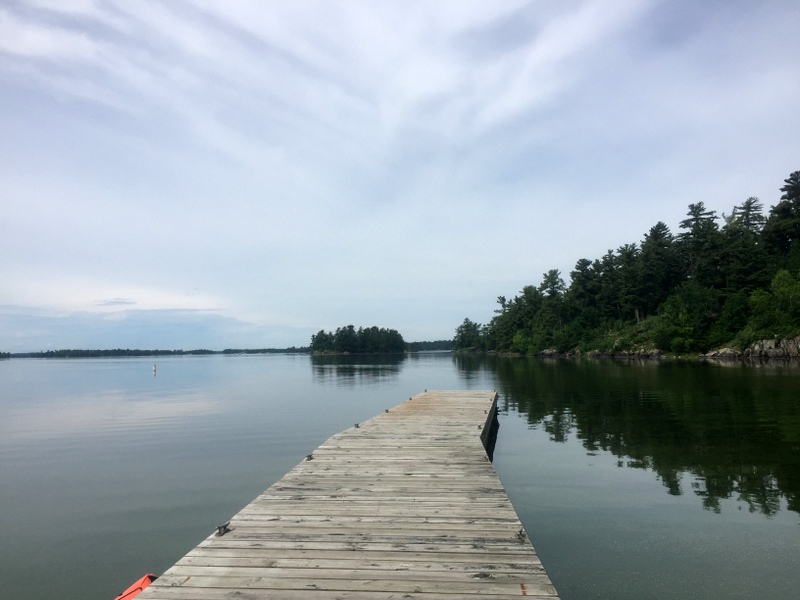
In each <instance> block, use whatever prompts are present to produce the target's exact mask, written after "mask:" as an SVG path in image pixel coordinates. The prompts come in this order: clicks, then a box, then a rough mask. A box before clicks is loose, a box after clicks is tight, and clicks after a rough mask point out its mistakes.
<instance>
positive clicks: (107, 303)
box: [0, 0, 800, 347]
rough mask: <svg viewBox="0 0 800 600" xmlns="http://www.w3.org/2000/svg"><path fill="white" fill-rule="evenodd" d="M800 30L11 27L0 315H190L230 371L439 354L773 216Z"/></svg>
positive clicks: (471, 7)
mask: <svg viewBox="0 0 800 600" xmlns="http://www.w3.org/2000/svg"><path fill="white" fill-rule="evenodd" d="M799 12H800V8H798V5H797V4H796V3H794V2H789V1H786V2H772V3H768V4H748V3H739V4H736V6H735V7H732V6H731V5H730V4H729V3H727V2H716V1H715V2H707V3H699V4H698V3H696V2H688V1H683V0H679V1H678V2H669V3H664V2H659V1H656V0H611V1H609V0H606V1H600V0H585V1H577V2H569V3H564V2H555V1H552V2H551V1H546V2H535V3H534V2H525V1H508V2H483V1H471V0H465V1H458V2H436V3H431V2H422V1H411V2H380V3H357V4H354V3H351V2H344V1H341V2H340V1H333V2H324V3H320V2H307V1H298V2H287V3H262V2H252V1H246V0H233V1H231V2H225V3H207V2H181V3H175V2H170V3H153V2H148V3H143V2H136V3H106V2H99V1H98V2H95V1H91V0H86V1H76V2H55V1H44V0H41V1H38V0H37V1H35V2H34V1H28V2H6V3H4V5H3V6H2V7H0V84H1V85H2V86H3V90H4V94H3V96H2V98H0V127H2V131H3V136H0V161H2V164H3V167H4V177H3V183H2V186H0V216H1V217H2V218H1V219H0V271H1V272H2V275H3V279H4V285H3V287H2V289H0V303H4V304H6V305H18V306H25V307H30V308H39V309H41V310H48V311H51V310H56V311H63V312H65V313H70V314H72V313H74V314H76V315H79V317H76V318H78V319H79V320H81V322H82V323H83V324H84V325H85V324H86V323H88V321H89V320H90V317H89V315H96V317H95V318H97V319H99V320H101V321H105V320H106V319H107V318H108V317H110V316H114V317H115V318H116V319H117V324H118V325H119V326H120V327H121V326H122V324H123V323H128V322H130V321H129V320H128V317H126V316H125V314H126V309H131V308H134V307H135V308H136V309H141V310H154V311H158V310H167V311H172V310H174V311H188V312H187V313H186V314H193V315H204V316H203V318H204V319H206V318H207V319H211V320H212V321H213V320H214V319H217V318H218V317H219V318H224V319H230V323H236V324H237V325H236V327H235V328H233V329H224V331H226V332H227V333H228V334H230V335H232V336H234V339H231V340H230V341H229V343H228V342H220V343H222V344H223V345H232V346H233V345H238V346H242V345H245V344H244V343H242V342H241V341H237V340H242V339H245V338H246V339H249V340H252V339H255V338H257V336H264V342H263V344H257V345H292V344H302V343H305V342H306V341H307V338H308V336H309V335H310V333H312V332H314V331H316V330H318V329H319V328H321V327H324V328H335V327H336V326H337V325H341V324H345V323H351V322H352V323H355V324H364V325H370V324H377V325H382V326H392V327H396V328H398V329H399V330H400V331H401V332H403V333H404V334H405V335H406V336H407V337H409V338H416V339H421V338H436V337H448V336H450V335H452V331H453V329H454V328H455V327H456V326H457V325H458V323H460V322H461V320H463V317H464V316H470V317H471V318H474V319H477V320H486V319H488V318H489V317H490V316H491V311H492V309H493V306H492V304H493V302H494V298H495V297H496V296H498V295H501V294H503V295H507V296H510V295H513V294H514V293H515V292H516V291H518V290H519V289H520V288H521V287H522V286H523V285H527V284H530V283H537V282H538V278H539V277H540V274H541V273H542V272H544V271H546V270H547V269H550V268H559V269H561V270H562V272H564V273H567V272H568V271H569V270H570V269H571V267H572V266H573V265H574V263H575V262H576V261H577V259H579V258H582V257H589V258H594V257H596V256H599V255H600V254H602V253H603V252H605V250H606V249H607V248H609V247H616V246H618V245H621V244H623V243H626V242H632V241H636V240H638V239H641V236H642V234H643V233H644V232H645V231H646V230H647V229H648V228H649V227H650V226H652V225H653V224H654V223H655V222H656V221H658V220H664V221H666V222H668V223H669V224H671V225H672V227H673V228H675V227H676V224H677V223H678V222H679V221H680V219H681V218H682V217H683V213H684V212H685V207H686V206H687V205H688V204H689V203H690V202H696V201H699V200H703V201H704V202H705V203H706V205H708V206H710V207H711V208H713V209H716V210H718V211H720V212H722V211H726V212H728V211H730V207H731V206H732V205H733V204H735V203H738V202H740V201H741V200H742V199H744V198H746V197H748V196H751V195H756V196H759V197H760V198H761V199H762V201H764V202H765V203H766V204H768V205H769V204H772V203H774V202H776V200H777V197H778V195H779V194H778V191H777V190H778V188H779V187H780V185H781V183H782V180H783V178H785V177H786V176H787V175H788V173H789V172H791V171H793V170H796V169H797V168H800V167H798V165H797V164H795V163H794V162H793V161H794V160H795V157H797V156H798V155H800V152H798V151H799V150H800V147H799V146H800V142H799V141H798V139H800V138H798V136H797V135H793V133H792V132H796V131H797V130H798V128H800V114H799V113H798V111H796V110H794V107H795V106H796V105H797V104H798V100H800V80H798V78H797V77H795V76H794V74H795V73H796V58H797V56H798V55H800V41H798V39H797V36H796V35H795V33H794V30H793V27H794V24H795V23H796V22H797V19H798V17H800V14H798V13H799ZM120 301H124V302H131V303H135V304H123V303H121V302H120ZM165 314H166V313H165ZM121 316H122V317H124V318H121ZM84 317H85V320H83V319H84ZM220 322H221V321H215V323H220ZM43 323H44V322H43ZM162 325H163V323H160V324H159V328H160V331H161V332H162V333H161V335H162V337H161V338H160V339H161V340H162V343H160V344H156V345H159V346H165V345H167V346H168V345H171V344H170V341H171V339H170V337H169V336H170V335H178V334H177V333H176V332H174V331H171V330H169V328H164V327H163V326H162ZM51 326H52V327H55V325H54V323H53V322H50V325H48V327H51ZM214 326H215V327H216V325H214ZM42 327H44V324H42ZM6 331H9V332H11V331H15V332H16V333H14V334H6V335H9V336H16V335H17V334H18V333H19V332H20V331H22V329H21V328H15V327H13V326H11V329H8V330H6ZM54 331H55V330H54ZM62 331H64V332H66V331H69V332H70V335H74V333H73V331H74V330H73V329H71V328H64V329H62ZM118 331H120V332H121V331H123V330H122V329H119V330H118ZM219 331H223V329H221V330H219ZM103 332H104V333H103V335H108V336H110V338H109V339H113V335H114V330H111V329H104V330H103ZM246 332H250V333H246ZM278 332H280V333H278ZM154 335H155V332H154ZM209 335H212V334H210V333H209ZM213 335H216V334H213ZM235 336H240V337H239V338H236V337H235ZM13 339H14V340H16V339H17V338H16V337H13ZM36 339H39V338H36ZM52 339H53V340H56V339H62V340H64V341H63V345H72V346H74V345H76V344H74V343H70V340H71V339H74V338H70V337H67V336H61V337H60V338H59V337H58V336H57V335H56V334H55V333H54V334H53V336H52ZM214 339H220V338H217V337H215V338H214ZM13 343H14V344H16V343H17V342H16V341H14V342H13ZM53 343H58V342H53ZM108 343H109V344H110V345H116V344H114V343H113V342H112V341H109V342H108ZM4 345H11V342H5V341H4V338H3V337H1V336H0V347H3V346H4ZM208 345H211V344H210V343H209V344H208Z"/></svg>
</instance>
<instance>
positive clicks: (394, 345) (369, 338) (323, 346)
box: [311, 325, 406, 354]
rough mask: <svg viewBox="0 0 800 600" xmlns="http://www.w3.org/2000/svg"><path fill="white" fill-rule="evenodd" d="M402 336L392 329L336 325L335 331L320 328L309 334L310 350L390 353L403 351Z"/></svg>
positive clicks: (404, 346) (404, 344)
mask: <svg viewBox="0 0 800 600" xmlns="http://www.w3.org/2000/svg"><path fill="white" fill-rule="evenodd" d="M405 349H406V343H405V341H404V340H403V336H402V335H400V333H398V332H397V331H396V330H394V329H384V328H382V327H381V328H378V327H374V326H373V327H367V328H366V329H365V328H363V327H359V328H358V330H356V328H355V327H354V326H353V325H347V326H345V327H338V328H337V329H336V332H335V333H331V332H330V331H328V332H326V331H324V330H320V331H319V332H318V333H315V334H314V335H312V336H311V351H312V352H314V353H336V354H344V353H347V354H391V353H395V352H405Z"/></svg>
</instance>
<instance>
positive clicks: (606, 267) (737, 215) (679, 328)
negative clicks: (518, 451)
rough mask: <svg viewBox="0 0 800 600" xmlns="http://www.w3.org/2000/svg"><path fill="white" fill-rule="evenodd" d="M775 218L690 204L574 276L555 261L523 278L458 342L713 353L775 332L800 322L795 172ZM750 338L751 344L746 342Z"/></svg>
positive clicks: (516, 348)
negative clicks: (675, 227) (538, 275)
mask: <svg viewBox="0 0 800 600" xmlns="http://www.w3.org/2000/svg"><path fill="white" fill-rule="evenodd" d="M784 183H785V185H784V186H783V187H782V188H781V191H782V192H783V195H782V196H781V201H780V202H779V203H778V204H777V205H776V206H774V207H773V208H772V209H771V210H770V213H769V217H765V216H764V214H763V205H762V204H761V202H760V201H759V200H758V198H755V197H752V196H751V197H749V198H747V199H746V200H745V201H744V202H742V203H741V204H738V205H736V206H734V207H733V210H732V211H731V214H730V215H727V216H726V215H724V214H723V219H722V223H723V224H722V227H720V224H719V221H720V219H719V217H717V214H716V211H713V210H708V209H706V207H705V204H704V203H703V202H697V203H694V204H690V205H689V208H688V212H687V214H686V218H685V219H683V220H682V221H681V222H680V228H681V229H682V230H683V231H682V232H681V234H680V235H678V236H677V237H675V236H673V235H672V233H671V232H670V230H669V228H668V227H667V226H666V225H665V224H664V223H663V222H661V221H659V222H658V223H656V224H655V225H654V226H653V227H652V228H651V229H650V230H649V231H648V232H647V234H645V236H644V239H643V240H642V242H641V243H640V244H638V245H637V244H635V243H633V244H624V245H622V246H620V247H619V248H618V249H617V250H609V251H608V252H607V253H606V254H605V255H604V256H602V257H601V258H599V259H595V260H589V259H587V258H582V259H580V260H579V261H578V262H577V263H576V265H575V269H574V270H573V271H571V272H570V277H571V282H570V284H569V285H568V286H567V285H566V284H565V282H564V281H563V279H562V278H561V274H560V273H559V272H558V270H555V269H551V270H550V271H548V272H547V273H545V274H544V275H543V276H542V281H541V283H540V284H539V285H538V286H534V285H528V286H525V287H524V288H523V289H522V291H521V292H520V294H519V295H518V296H516V297H514V298H512V299H510V300H508V299H506V298H505V297H504V296H500V297H498V299H497V302H498V304H499V305H500V307H499V308H498V309H497V310H496V311H495V316H494V317H493V318H492V319H491V321H490V322H489V323H487V324H486V325H479V324H477V323H473V322H472V321H470V320H469V319H465V320H464V323H462V325H461V326H459V328H458V329H457V330H456V338H455V340H454V342H453V343H454V347H455V348H457V349H458V348H461V349H464V348H472V349H478V350H489V351H497V352H510V353H523V354H536V353H539V352H542V351H544V350H557V351H559V352H571V351H573V350H580V351H588V350H600V351H608V352H614V351H626V350H630V349H632V348H634V347H647V348H652V346H653V343H655V345H656V346H657V347H658V348H660V349H662V350H664V351H668V352H676V353H686V352H697V351H707V350H709V349H711V348H712V347H719V346H722V345H729V344H731V343H735V344H737V345H739V346H740V347H741V345H742V344H745V342H747V341H748V340H751V341H752V340H755V339H758V338H757V336H760V335H764V334H766V333H767V332H769V337H771V336H772V335H791V334H793V333H796V332H797V331H800V308H798V305H799V304H800V300H798V298H800V289H798V286H797V278H796V277H794V276H792V275H791V274H790V273H797V272H800V171H795V172H794V173H792V174H791V175H790V176H789V178H788V179H786V180H785V182H784ZM745 345H749V342H748V343H747V344H745Z"/></svg>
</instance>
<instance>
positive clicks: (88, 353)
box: [2, 346, 310, 358]
mask: <svg viewBox="0 0 800 600" xmlns="http://www.w3.org/2000/svg"><path fill="white" fill-rule="evenodd" d="M309 351H310V349H309V348H307V347H305V348H303V347H301V348H296V347H294V346H292V347H291V348H259V349H253V348H248V349H233V348H227V349H225V350H206V349H202V348H201V349H196V350H139V349H128V348H126V349H121V348H116V349H113V350H81V349H64V350H46V351H42V352H11V353H7V354H3V355H2V356H3V357H5V358H126V357H144V356H204V355H208V354H228V355H231V354H309Z"/></svg>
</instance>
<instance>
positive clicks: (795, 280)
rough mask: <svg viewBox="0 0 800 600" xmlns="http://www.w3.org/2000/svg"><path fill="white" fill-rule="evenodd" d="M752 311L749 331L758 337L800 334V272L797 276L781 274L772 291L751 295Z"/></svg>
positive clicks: (784, 271)
mask: <svg viewBox="0 0 800 600" xmlns="http://www.w3.org/2000/svg"><path fill="white" fill-rule="evenodd" d="M750 309H751V313H752V317H751V318H750V321H749V323H748V328H749V329H750V330H751V331H752V332H753V333H755V334H756V335H758V336H760V337H763V338H768V337H774V336H780V337H784V336H793V335H796V334H797V333H798V331H800V272H798V275H797V276H794V275H792V274H791V273H789V271H786V270H781V271H778V273H777V274H776V275H775V277H774V278H773V279H772V283H771V284H770V287H769V289H762V290H756V291H754V292H753V293H752V294H751V295H750Z"/></svg>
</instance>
